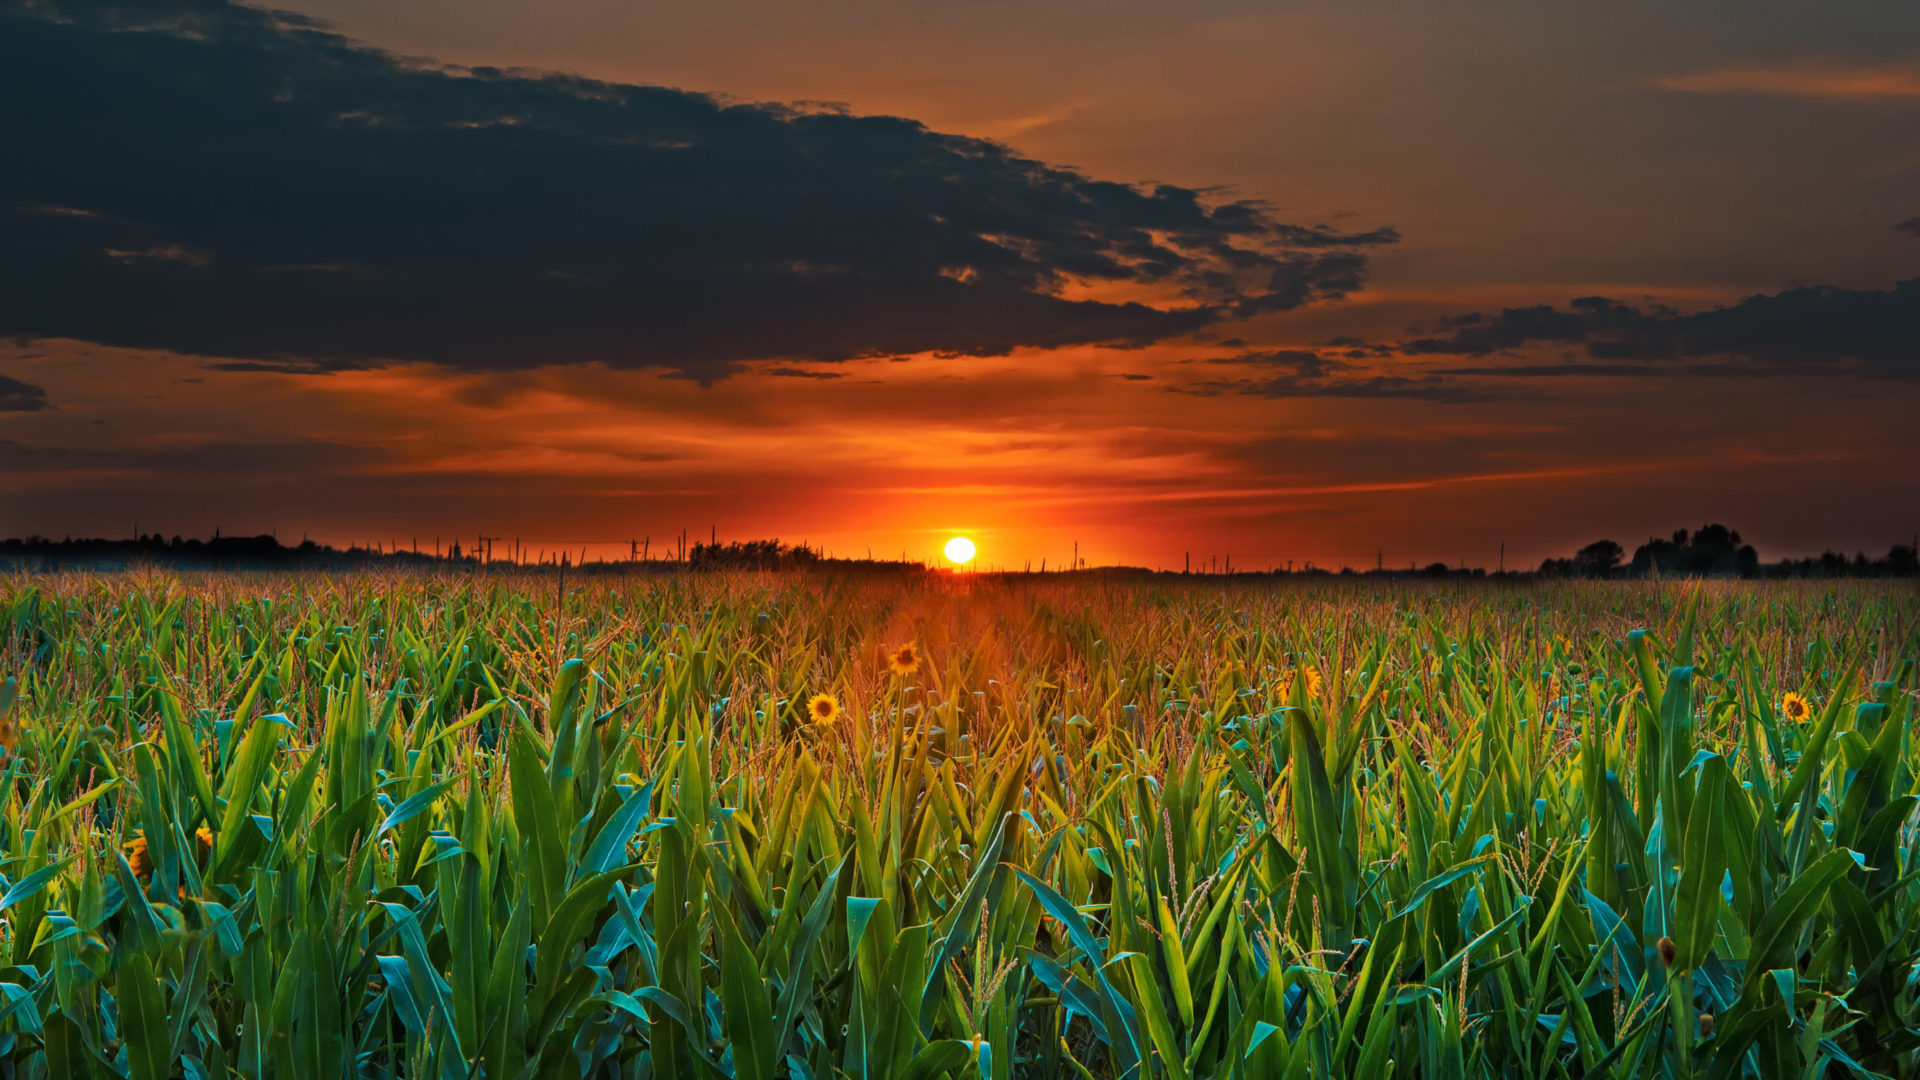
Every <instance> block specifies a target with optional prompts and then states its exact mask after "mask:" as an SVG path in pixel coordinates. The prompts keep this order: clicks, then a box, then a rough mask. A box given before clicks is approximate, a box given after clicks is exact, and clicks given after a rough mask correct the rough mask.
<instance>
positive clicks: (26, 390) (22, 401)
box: [0, 375, 53, 412]
mask: <svg viewBox="0 0 1920 1080" xmlns="http://www.w3.org/2000/svg"><path fill="white" fill-rule="evenodd" d="M51 408H53V402H51V401H48V400H47V392H46V391H45V390H44V389H42V388H40V387H38V386H35V385H33V384H32V383H28V382H21V381H20V380H19V379H9V378H8V377H6V376H5V375H0V412H39V411H40V410H42V409H51Z"/></svg>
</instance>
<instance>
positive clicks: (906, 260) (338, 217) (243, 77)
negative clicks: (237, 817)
mask: <svg viewBox="0 0 1920 1080" xmlns="http://www.w3.org/2000/svg"><path fill="white" fill-rule="evenodd" d="M0 97H3V98H4V100H5V101H7V102H8V103H9V104H8V107H7V108H6V109H5V110H0V146H3V147H4V148H5V151H6V156H7V159H8V162H9V164H8V167H7V168H6V169H5V170H0V334H13V335H26V336H31V337H51V336H65V337H74V338H80V339H85V340H89V341H96V342H103V343H107V344H113V345H121V346H131V347H142V348H161V349H168V350H173V351H177V352H182V353H189V354H193V355H200V356H208V357H218V358H223V359H227V360H232V361H237V362H238V363H239V365H241V366H245V365H253V366H255V367H259V368H264V369H265V370H277V371H322V370H333V369H338V368H344V367H355V366H366V365H372V364H379V363H383V362H387V361H396V360H410V361H427V362H432V363H437V364H445V365H450V366H454V367H459V368H464V369H515V368H527V367H534V366H539V365H543V364H549V363H567V362H586V361H596V362H601V363H605V364H608V365H611V366H616V367H635V366H665V367H668V368H673V369H677V370H679V371H681V372H684V373H686V374H690V375H693V376H695V377H699V378H703V379H704V378H710V377H714V376H717V375H722V374H725V373H726V372H728V371H730V370H732V369H733V367H734V366H735V365H737V364H739V363H740V362H743V361H747V360H753V359H812V360H838V359H845V358H848V357H854V356H867V355H886V354H898V353H915V352H922V351H944V352H950V353H959V354H967V355H982V354H996V353H1003V352H1006V351H1008V350H1010V349H1013V348H1015V347H1018V346H1038V347H1052V346H1065V345H1072V344H1082V343H1093V342H1110V343H1123V344H1141V343H1146V342H1149V341H1155V340H1161V339H1165V338H1168V337H1174V336H1178V335H1182V334H1187V333H1192V332H1194V331H1196V330H1199V329H1202V328H1204V327H1207V326H1210V325H1213V324H1216V323H1219V322H1222V321H1224V320H1229V319H1234V318H1241V317H1246V316H1250V315H1254V314H1259V313H1261V312H1267V311H1276V310H1283V309H1287V308H1293V307H1297V306H1300V305H1303V304H1307V303H1311V302H1314V301H1316V300H1321V299H1326V298H1330V297H1337V296H1339V295H1341V294H1343V293H1346V292H1348V291H1351V290H1353V289H1356V288H1358V287H1359V286H1360V284H1361V282H1362V280H1363V278H1364V276H1365V272H1366V267H1367V258H1366V255H1365V252H1366V251H1367V250H1369V249H1370V248H1372V247H1375V246H1377V245H1380V244H1387V243H1391V242H1393V241H1394V240H1395V239H1396V234H1395V233H1394V232H1393V230H1391V229H1378V230H1373V231H1370V232H1352V233H1348V232H1337V231H1335V230H1333V229H1331V228H1328V227H1325V226H1303V225H1293V224H1287V223H1283V222H1280V221H1277V220H1275V219H1274V218H1273V217H1272V216H1271V213H1270V211H1269V209H1268V208H1267V207H1265V206H1263V205H1261V204H1258V203H1254V202H1246V201H1241V202H1221V201H1219V200H1217V199H1212V198H1209V197H1204V196H1203V195H1202V194H1201V193H1199V192H1196V191H1193V190H1190V189H1186V188H1179V187H1173V186H1159V187H1153V188H1141V187H1135V186H1130V185H1125V184H1119V183H1109V182H1103V181H1098V180H1093V179H1089V178H1087V177H1085V176H1082V175H1080V174H1079V173H1076V172H1073V171H1070V170H1066V169H1060V168H1055V167H1051V166H1048V165H1046V164H1044V163H1041V162H1038V161H1033V160H1029V159H1026V158H1022V157H1020V156H1018V155H1016V154H1015V153H1013V152H1012V151H1011V150H1009V149H1007V148H1005V147H1003V146H999V145H996V144H993V143H988V142H983V141H980V140H975V139H968V138H961V137H956V136H951V135H943V134H940V133H937V132H933V131H929V130H927V129H926V128H925V127H923V126H921V125H920V124H918V123H915V122H913V121H910V120H904V119H899V118H894V117H885V116H854V115H848V114H845V113H840V112H823V111H803V110H798V109H793V108H785V107H780V106H770V105H738V104H729V103H725V102H722V101H719V100H717V99H714V98H712V97H708V96H704V95H699V94H693V93H687V92H683V91H678V90H671V89H664V88H658V87H645V86H630V85H618V84H610V83H603V82H595V81H590V80H585V79H579V78H572V77H567V76H561V75H553V74H544V73H526V72H519V71H502V70H496V69H490V68H478V69H463V68H452V67H447V66H442V65H437V64H432V63H427V62H422V61H415V60H406V59H401V58H397V57H394V56H391V55H388V54H385V53H381V52H377V51H374V50H372V49H368V48H365V47H361V46H359V45H356V44H354V43H352V42H350V41H348V40H346V39H344V38H342V37H339V36H337V35H334V34H332V33H330V32H328V31H327V30H326V29H325V27H324V26H322V25H320V24H317V23H315V22H313V21H311V20H308V19H306V18H304V17H301V16H296V15H289V14H286V13H277V12H268V11H261V10H257V9H253V8H247V7H240V6H235V5H230V4H226V3H221V2H218V0H172V2H169V3H162V4H155V5H149V6H146V7H121V6H115V5H111V4H104V3H92V2H87V0H75V2H65V0H12V2H9V0H0ZM1083 282H1084V283H1091V284H1095V285H1122V286H1128V287H1135V286H1144V287H1148V288H1151V289H1154V290H1157V291H1161V292H1164V293H1166V294H1167V295H1168V296H1170V297H1177V298H1178V299H1174V300H1172V301H1170V302H1169V303H1167V304H1165V305H1163V306H1160V307H1154V306H1149V305H1146V304H1142V303H1115V302H1099V301H1093V300H1075V299H1070V298H1069V295H1068V290H1069V289H1070V288H1071V287H1072V286H1074V285H1075V284H1077V283H1083Z"/></svg>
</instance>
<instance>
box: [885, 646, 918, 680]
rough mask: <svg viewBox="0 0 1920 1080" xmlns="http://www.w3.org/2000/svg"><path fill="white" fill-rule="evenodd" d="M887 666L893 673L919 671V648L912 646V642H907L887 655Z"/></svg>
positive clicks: (905, 673)
mask: <svg viewBox="0 0 1920 1080" xmlns="http://www.w3.org/2000/svg"><path fill="white" fill-rule="evenodd" d="M887 668H888V670H890V671H892V672H893V673H894V674H895V675H911V674H913V673H914V672H916V671H919V670H920V650H919V649H916V648H914V645H913V642H911V641H909V642H907V643H906V644H905V645H902V646H900V647H899V648H897V649H895V650H893V654H892V655H890V656H888V657H887Z"/></svg>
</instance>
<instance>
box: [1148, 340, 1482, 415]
mask: <svg viewBox="0 0 1920 1080" xmlns="http://www.w3.org/2000/svg"><path fill="white" fill-rule="evenodd" d="M1207 362H1208V363H1210V364H1239V365H1247V366H1251V367H1254V368H1256V369H1259V370H1261V372H1262V375H1261V376H1260V377H1258V378H1247V379H1203V380H1200V381H1197V382H1192V383H1188V384H1186V385H1184V386H1177V387H1169V388H1168V389H1170V390H1173V391H1175V392H1176V393H1184V394H1194V395H1197V396H1200V397H1217V396H1219V395H1221V394H1245V395H1249V396H1253V397H1266V398H1307V397H1331V398H1411V399H1414V400H1419V401H1431V402H1436V403H1439V404H1445V405H1458V404H1464V403H1467V402H1474V401H1491V400H1496V399H1498V398H1500V397H1504V396H1508V395H1502V394H1497V393H1495V392H1493V391H1491V390H1488V389H1486V388H1485V387H1479V386H1472V385H1461V384H1459V383H1456V382H1453V381H1450V380H1448V379H1445V378H1442V377H1440V376H1439V375H1434V374H1425V375H1389V374H1380V373H1377V372H1369V371H1367V370H1365V369H1362V368H1359V367H1358V366H1356V365H1354V364H1352V363H1349V362H1348V361H1347V360H1344V359H1341V358H1339V357H1336V356H1331V355H1328V354H1326V353H1320V352H1315V351H1313V350H1311V349H1277V350H1272V351H1266V352H1250V353H1242V354H1240V355H1238V356H1228V357H1215V358H1212V359H1209V360H1208V361H1207Z"/></svg>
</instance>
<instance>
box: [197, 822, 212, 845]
mask: <svg viewBox="0 0 1920 1080" xmlns="http://www.w3.org/2000/svg"><path fill="white" fill-rule="evenodd" d="M193 838H194V839H195V840H198V841H200V849H201V850H202V851H212V850H213V829H212V827H210V826H207V825H202V826H200V828H199V829H198V830H197V831H195V832H194V834H193Z"/></svg>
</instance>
